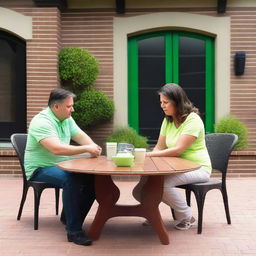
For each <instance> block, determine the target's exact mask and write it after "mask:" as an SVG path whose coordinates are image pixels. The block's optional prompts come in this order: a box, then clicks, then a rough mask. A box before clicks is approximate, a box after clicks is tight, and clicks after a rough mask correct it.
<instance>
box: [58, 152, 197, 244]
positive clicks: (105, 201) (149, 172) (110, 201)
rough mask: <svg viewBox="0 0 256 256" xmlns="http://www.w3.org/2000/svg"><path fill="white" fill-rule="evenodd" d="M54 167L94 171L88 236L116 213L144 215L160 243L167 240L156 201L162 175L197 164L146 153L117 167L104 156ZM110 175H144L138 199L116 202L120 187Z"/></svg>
mask: <svg viewBox="0 0 256 256" xmlns="http://www.w3.org/2000/svg"><path fill="white" fill-rule="evenodd" d="M58 167H59V168H61V169H62V170H65V171H71V172H79V173H91V174H95V175H96V176H95V192H96V200H97V201H98V203H99V206H98V210H97V213H96V216H95V218H94V220H93V223H92V225H91V227H90V229H89V232H88V235H89V237H90V238H91V239H93V240H96V239H98V238H99V236H100V233H101V230H102V228H103V226H104V224H105V222H106V221H107V220H108V219H109V218H112V217H116V216H139V217H144V218H146V219H147V220H148V221H149V222H150V223H151V225H152V227H153V228H154V230H155V231H156V233H157V234H158V236H159V239H160V241H161V242H162V244H169V237H168V233H167V230H166V228H165V226H164V224H163V221H162V218H161V215H160V211H159V204H160V203H161V200H162V195H163V182H164V175H171V174H177V173H184V172H187V171H193V170H196V169H198V168H199V167H200V166H199V165H198V164H197V163H195V162H192V161H188V160H185V159H182V158H178V157H146V159H145V162H144V164H134V165H132V166H131V167H117V166H116V165H115V164H114V162H113V161H111V160H107V158H106V157H105V156H100V157H98V158H77V159H72V160H68V161H64V162H61V163H59V164H58ZM111 175H144V176H148V179H147V182H146V183H145V185H144V186H143V188H142V191H141V203H139V204H137V205H119V204H116V202H117V201H118V199H119V196H120V190H119V189H118V187H117V186H116V185H115V184H114V182H113V180H112V177H111Z"/></svg>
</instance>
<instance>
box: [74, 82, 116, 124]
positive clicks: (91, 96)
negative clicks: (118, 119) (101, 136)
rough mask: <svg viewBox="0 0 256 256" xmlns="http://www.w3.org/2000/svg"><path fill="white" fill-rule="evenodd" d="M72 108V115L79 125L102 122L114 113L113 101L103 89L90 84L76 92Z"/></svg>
mask: <svg viewBox="0 0 256 256" xmlns="http://www.w3.org/2000/svg"><path fill="white" fill-rule="evenodd" d="M74 108H75V112H74V113H73V114H72V116H73V117H74V119H75V120H76V122H77V123H78V124H79V125H80V126H81V127H91V126H94V125H97V124H100V123H103V122H105V121H108V120H110V119H111V118H112V117H113V114H114V102H113V101H112V100H111V99H110V98H108V97H107V95H106V94H105V93H104V92H103V91H100V90H97V89H95V88H93V87H91V86H90V87H88V88H87V89H85V90H84V91H83V92H82V93H80V94H78V98H77V100H76V101H75V104H74Z"/></svg>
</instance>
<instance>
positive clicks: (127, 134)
mask: <svg viewBox="0 0 256 256" xmlns="http://www.w3.org/2000/svg"><path fill="white" fill-rule="evenodd" d="M106 142H118V143H119V142H120V143H129V144H132V145H133V146H134V147H135V148H149V145H148V143H147V137H144V136H141V135H139V134H138V133H137V132H136V130H134V129H133V128H131V127H119V128H116V129H115V130H114V131H113V133H112V134H111V135H110V136H109V137H107V139H106Z"/></svg>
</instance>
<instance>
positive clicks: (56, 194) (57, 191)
mask: <svg viewBox="0 0 256 256" xmlns="http://www.w3.org/2000/svg"><path fill="white" fill-rule="evenodd" d="M59 198H60V189H59V188H55V202H56V203H55V208H56V215H58V214H59Z"/></svg>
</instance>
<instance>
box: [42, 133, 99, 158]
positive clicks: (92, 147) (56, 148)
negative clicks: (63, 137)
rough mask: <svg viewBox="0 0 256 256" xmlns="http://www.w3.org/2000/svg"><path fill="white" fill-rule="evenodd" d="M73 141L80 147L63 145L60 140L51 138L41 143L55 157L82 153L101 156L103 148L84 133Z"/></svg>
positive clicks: (74, 137) (77, 135)
mask: <svg viewBox="0 0 256 256" xmlns="http://www.w3.org/2000/svg"><path fill="white" fill-rule="evenodd" d="M72 139H73V140H74V141H75V142H77V143H78V144H80V145H78V146H75V145H67V144H62V143H61V142H60V141H59V139H58V138H55V137H49V138H45V139H42V140H41V141H40V143H41V145H42V146H44V147H45V148H47V149H48V150H49V151H50V152H52V153H53V154H55V155H66V156H70V155H77V154H82V153H86V152H88V153H90V154H91V155H92V156H94V157H96V156H99V155H100V154H101V147H99V146H98V145H97V144H95V143H94V142H93V140H92V139H91V138H90V137H89V136H88V135H87V134H86V133H84V132H79V133H78V134H76V135H75V136H73V137H72Z"/></svg>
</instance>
